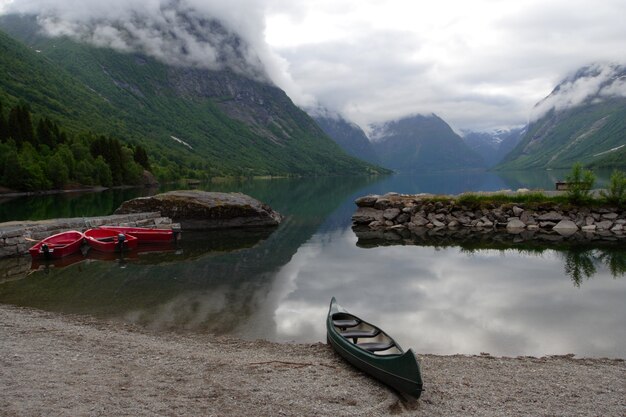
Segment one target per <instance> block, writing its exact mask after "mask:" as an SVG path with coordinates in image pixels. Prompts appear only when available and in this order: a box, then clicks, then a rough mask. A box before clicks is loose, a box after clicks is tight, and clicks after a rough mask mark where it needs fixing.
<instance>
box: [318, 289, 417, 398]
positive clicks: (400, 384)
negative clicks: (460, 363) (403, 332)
mask: <svg viewBox="0 0 626 417" xmlns="http://www.w3.org/2000/svg"><path fill="white" fill-rule="evenodd" d="M326 330H327V337H328V343H329V344H330V345H331V346H332V347H333V348H334V349H335V350H336V351H337V353H339V354H340V355H341V356H343V357H344V359H346V360H347V361H348V362H350V363H351V364H352V365H354V366H356V367H357V368H359V369H361V370H362V371H364V372H366V373H368V374H370V375H371V376H373V377H374V378H376V379H378V380H380V381H381V382H384V383H385V384H387V385H389V386H390V387H392V388H394V389H396V390H397V391H400V392H401V393H404V394H408V395H410V396H412V397H415V398H419V396H420V395H421V393H422V375H421V373H420V368H419V365H418V363H417V359H416V358H415V354H414V353H413V350H411V349H409V350H408V351H407V352H404V351H403V350H402V348H401V347H400V345H398V343H396V341H395V340H393V339H392V338H391V337H390V336H389V335H387V334H386V333H385V332H383V331H382V330H381V329H379V328H378V327H376V326H374V325H372V324H369V323H367V322H365V321H363V320H361V319H360V318H358V317H357V316H355V315H352V314H350V313H348V312H347V311H346V310H344V309H343V308H341V306H339V305H338V304H337V301H336V300H335V297H333V298H332V300H331V301H330V309H329V310H328V318H327V319H326Z"/></svg>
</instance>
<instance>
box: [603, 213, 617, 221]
mask: <svg viewBox="0 0 626 417" xmlns="http://www.w3.org/2000/svg"><path fill="white" fill-rule="evenodd" d="M618 217H619V216H618V214H617V213H606V214H603V215H602V218H603V219H606V220H615V219H617V218H618Z"/></svg>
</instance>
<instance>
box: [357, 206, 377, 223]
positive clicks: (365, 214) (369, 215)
mask: <svg viewBox="0 0 626 417" xmlns="http://www.w3.org/2000/svg"><path fill="white" fill-rule="evenodd" d="M352 221H353V222H355V223H357V224H366V223H371V222H374V221H378V222H383V221H384V217H383V212H382V210H376V209H375V208H371V207H359V208H358V209H356V212H355V213H354V214H353V215H352Z"/></svg>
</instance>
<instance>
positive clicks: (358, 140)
mask: <svg viewBox="0 0 626 417" xmlns="http://www.w3.org/2000/svg"><path fill="white" fill-rule="evenodd" d="M309 114H311V116H312V117H313V119H314V120H315V121H316V122H317V124H318V125H319V126H320V127H321V128H322V130H323V131H324V132H325V133H326V134H327V135H328V136H329V137H330V138H331V139H332V140H334V141H335V142H336V143H337V144H338V145H339V146H341V148H342V149H343V150H344V151H346V153H347V154H348V155H352V156H354V157H356V158H359V159H362V160H364V161H368V162H371V163H373V164H380V160H379V158H378V156H377V155H376V152H375V151H374V147H373V146H372V143H371V142H370V140H369V139H368V138H367V135H366V134H365V132H364V131H363V129H361V128H360V127H359V126H358V125H357V124H355V123H352V122H350V121H348V120H346V119H345V118H343V117H342V116H341V115H339V114H337V113H332V112H330V111H328V110H325V109H321V110H320V109H315V111H311V112H310V113H309Z"/></svg>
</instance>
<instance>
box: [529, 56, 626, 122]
mask: <svg viewBox="0 0 626 417" xmlns="http://www.w3.org/2000/svg"><path fill="white" fill-rule="evenodd" d="M623 72H624V68H623V67H619V66H616V65H607V64H595V65H592V66H590V67H589V68H586V69H585V70H584V72H583V73H580V72H577V73H576V74H573V75H572V76H570V77H569V78H568V79H566V80H565V81H563V83H561V84H560V85H559V86H558V88H556V89H555V90H554V91H553V92H552V94H550V95H549V96H548V97H546V98H545V99H544V100H542V101H541V102H540V103H538V104H537V106H535V108H534V109H533V111H532V114H531V117H530V119H531V120H536V119H538V118H539V117H541V116H543V115H544V114H545V113H547V112H548V111H550V110H553V109H554V110H555V111H562V110H566V109H568V108H572V107H576V106H579V105H581V104H583V103H585V102H588V101H590V100H592V101H594V102H599V101H600V100H602V99H604V98H610V97H626V79H625V78H624V76H621V77H620V74H621V73H623Z"/></svg>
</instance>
